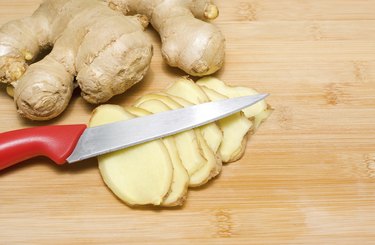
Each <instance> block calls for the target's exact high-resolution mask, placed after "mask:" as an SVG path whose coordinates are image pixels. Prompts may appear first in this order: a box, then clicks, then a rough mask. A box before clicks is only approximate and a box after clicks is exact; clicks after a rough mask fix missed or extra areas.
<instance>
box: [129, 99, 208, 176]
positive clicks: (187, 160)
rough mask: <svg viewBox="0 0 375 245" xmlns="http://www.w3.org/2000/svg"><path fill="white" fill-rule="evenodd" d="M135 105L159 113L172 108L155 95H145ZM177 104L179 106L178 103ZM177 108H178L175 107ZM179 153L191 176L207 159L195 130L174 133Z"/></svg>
mask: <svg viewBox="0 0 375 245" xmlns="http://www.w3.org/2000/svg"><path fill="white" fill-rule="evenodd" d="M150 100H153V101H157V102H154V103H148V104H147V105H145V103H146V102H147V101H150ZM134 106H135V107H138V108H141V109H144V110H147V111H149V112H151V113H158V112H162V111H167V110H170V109H171V108H170V107H169V106H167V105H165V104H164V103H163V102H161V101H158V100H156V99H155V96H150V95H145V96H142V97H141V98H139V99H138V100H137V101H136V102H135V104H134ZM176 106H179V105H178V104H176ZM175 109H176V108H175ZM174 137H175V141H176V146H177V149H178V153H179V155H180V158H181V161H182V163H183V165H184V167H185V169H186V171H187V172H188V174H189V176H191V175H193V173H195V172H196V171H197V170H198V169H200V168H201V167H202V166H203V165H204V163H205V159H204V157H203V156H202V153H201V150H200V146H199V143H198V141H197V139H196V135H195V132H194V130H186V131H184V132H181V133H179V134H176V135H174Z"/></svg>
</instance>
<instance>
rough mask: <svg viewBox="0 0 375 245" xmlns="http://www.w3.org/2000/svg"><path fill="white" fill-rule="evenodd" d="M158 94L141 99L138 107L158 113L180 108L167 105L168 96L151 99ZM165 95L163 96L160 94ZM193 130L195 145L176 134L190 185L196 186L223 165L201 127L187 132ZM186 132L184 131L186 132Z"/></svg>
mask: <svg viewBox="0 0 375 245" xmlns="http://www.w3.org/2000/svg"><path fill="white" fill-rule="evenodd" d="M155 97H157V95H152V96H150V97H149V100H147V98H144V97H143V99H141V100H142V102H141V103H138V102H137V103H136V105H137V107H140V108H142V109H145V110H148V111H150V112H152V113H158V112H162V111H166V110H170V109H178V108H170V107H169V106H168V105H166V104H165V103H164V102H163V101H161V100H164V101H167V100H168V98H167V99H166V98H164V99H161V100H157V99H150V98H155ZM160 97H163V96H160ZM189 131H191V132H193V134H194V136H195V137H194V139H193V144H194V145H193V146H194V147H191V143H192V141H189V140H186V138H180V137H179V135H180V134H177V135H176V138H175V139H176V145H177V149H178V153H179V155H180V158H181V160H182V163H183V165H184V166H185V168H186V170H187V171H188V173H189V176H190V181H189V186H190V187H196V186H201V185H203V184H205V183H206V182H207V181H208V180H210V179H211V178H213V177H214V176H216V175H217V174H218V173H219V172H220V171H221V167H220V168H218V166H217V162H216V156H215V154H214V153H213V152H212V151H211V150H210V148H209V147H208V145H207V143H206V141H205V140H204V139H203V137H202V136H201V132H200V129H199V128H196V129H194V130H188V131H185V132H189ZM185 132H184V133H185ZM186 149H190V151H187V150H186ZM197 156H200V159H199V161H197ZM192 164H194V165H193V167H198V168H197V169H196V171H194V172H192V171H190V172H189V169H190V168H191V167H192Z"/></svg>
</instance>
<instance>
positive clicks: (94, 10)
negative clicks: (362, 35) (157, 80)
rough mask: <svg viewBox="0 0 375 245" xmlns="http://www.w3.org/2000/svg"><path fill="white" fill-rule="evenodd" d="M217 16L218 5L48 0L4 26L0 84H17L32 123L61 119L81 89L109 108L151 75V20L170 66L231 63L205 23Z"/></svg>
mask: <svg viewBox="0 0 375 245" xmlns="http://www.w3.org/2000/svg"><path fill="white" fill-rule="evenodd" d="M124 14H131V15H133V14H138V15H136V16H123V15H124ZM217 16H218V9H217V7H216V6H215V5H213V4H212V3H211V2H210V0H188V1H185V0H184V1H182V0H179V1H178V0H176V1H157V0H143V1H141V2H139V1H135V0H75V1H72V0H45V1H44V2H43V3H42V4H41V5H40V7H39V8H38V9H37V10H36V11H35V12H34V14H33V15H32V16H31V17H28V18H24V19H20V20H16V21H11V22H9V23H7V24H5V25H4V26H2V27H1V28H0V82H1V83H5V84H7V85H8V86H12V87H14V89H13V88H12V87H8V89H7V90H8V93H9V94H10V95H11V96H12V97H14V100H15V103H16V107H17V111H18V112H19V114H20V115H21V116H23V117H26V118H29V119H31V120H49V119H52V118H54V117H57V116H58V115H60V114H61V113H62V112H63V111H64V110H65V108H66V107H67V105H68V102H69V100H70V98H71V96H72V93H73V90H74V89H75V88H76V87H77V85H78V86H79V87H80V88H81V91H82V92H81V94H82V97H83V98H84V99H85V100H86V101H88V102H89V103H93V104H99V103H104V102H106V101H108V100H109V99H110V98H112V97H113V96H114V95H117V94H121V93H123V92H125V91H126V90H127V89H128V88H130V87H131V86H133V85H134V84H136V83H137V82H139V81H140V80H141V79H142V78H143V77H144V75H145V73H146V72H147V70H148V68H149V65H150V61H151V57H152V45H151V43H150V42H149V40H148V38H147V36H146V35H145V34H144V33H143V30H144V28H146V26H147V25H148V22H149V21H150V22H151V24H152V25H153V26H154V28H155V29H156V30H157V31H158V32H159V33H160V36H161V40H162V43H163V45H162V54H163V57H164V58H165V60H166V61H167V63H168V64H169V65H171V66H175V67H179V68H181V69H182V70H184V71H185V72H187V73H188V74H191V75H196V76H203V75H207V74H211V73H214V72H215V71H217V70H218V69H220V68H221V67H222V65H223V62H224V46H225V41H224V37H223V35H222V33H221V32H220V31H219V29H218V28H217V27H216V26H214V25H213V24H211V23H208V22H205V21H202V20H206V21H208V20H212V19H215V18H216V17H217ZM187 33H189V35H187ZM49 48H52V51H51V52H50V53H49V54H48V55H47V56H46V57H45V58H44V59H42V60H41V61H39V62H35V61H36V59H37V58H38V56H39V54H40V53H41V52H42V51H43V50H46V49H49ZM75 78H76V81H77V84H76V83H74V82H73V81H74V79H75Z"/></svg>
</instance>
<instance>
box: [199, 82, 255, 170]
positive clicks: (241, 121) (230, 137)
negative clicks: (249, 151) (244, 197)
mask: <svg viewBox="0 0 375 245" xmlns="http://www.w3.org/2000/svg"><path fill="white" fill-rule="evenodd" d="M202 90H203V91H204V92H205V94H206V95H207V96H208V97H209V98H210V100H211V101H216V100H222V99H226V98H228V97H226V96H224V95H221V94H219V93H217V92H215V91H214V90H211V89H209V88H206V87H202ZM217 123H218V124H219V127H220V128H221V130H222V131H223V141H222V143H221V145H220V154H221V156H222V159H223V161H224V162H226V163H228V162H234V161H236V160H238V159H240V158H241V157H242V155H243V154H244V152H245V149H246V143H247V140H248V135H249V130H251V128H252V125H253V124H252V123H251V121H250V120H249V119H247V118H246V117H245V116H244V114H243V112H239V113H235V114H233V115H231V116H229V117H226V118H223V119H221V120H219V121H218V122H217Z"/></svg>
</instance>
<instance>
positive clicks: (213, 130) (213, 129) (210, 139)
mask: <svg viewBox="0 0 375 245" xmlns="http://www.w3.org/2000/svg"><path fill="white" fill-rule="evenodd" d="M151 97H154V98H155V99H157V100H161V101H162V102H163V103H165V104H166V105H167V106H169V107H171V108H177V107H176V105H177V106H178V107H181V106H183V107H188V106H192V105H194V104H193V103H190V102H188V101H187V100H185V99H183V98H180V97H175V96H172V95H170V94H167V93H164V92H158V93H155V94H148V95H146V97H145V98H144V99H150V98H151ZM199 128H201V129H202V130H201V132H202V134H203V138H204V139H205V140H206V142H207V144H208V146H209V147H210V149H211V150H212V151H213V152H215V153H217V156H216V157H217V158H218V161H219V160H220V155H219V153H218V149H219V146H220V144H221V140H222V138H223V135H222V132H221V130H220V128H219V127H218V126H217V124H216V123H209V124H206V125H203V126H201V127H199Z"/></svg>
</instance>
